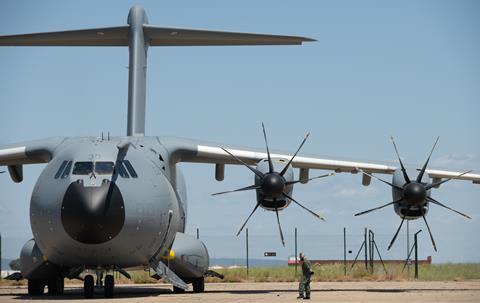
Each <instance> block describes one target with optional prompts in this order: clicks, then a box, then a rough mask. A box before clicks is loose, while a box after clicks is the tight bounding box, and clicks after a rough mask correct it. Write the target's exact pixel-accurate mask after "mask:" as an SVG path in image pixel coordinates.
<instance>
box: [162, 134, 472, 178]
mask: <svg viewBox="0 0 480 303" xmlns="http://www.w3.org/2000/svg"><path fill="white" fill-rule="evenodd" d="M161 142H162V143H163V144H164V145H165V146H166V147H167V149H168V150H169V151H170V153H171V154H170V156H171V158H172V160H173V161H174V162H193V163H212V164H220V165H225V164H235V165H238V164H239V163H238V161H236V160H235V159H234V158H233V157H232V156H230V155H229V154H227V153H226V152H225V151H224V150H223V149H222V148H225V149H227V150H228V151H229V152H230V153H231V154H233V155H234V156H236V157H238V158H239V159H240V160H242V161H244V162H245V163H246V164H248V165H254V164H256V163H257V162H258V161H260V160H262V159H267V153H266V152H265V151H262V150H260V149H254V148H245V147H237V146H231V145H225V144H215V143H208V142H203V141H196V140H190V139H180V138H167V139H165V138H162V139H161ZM271 156H272V158H281V159H286V160H287V161H288V160H290V158H291V157H292V156H293V153H275V152H272V153H271ZM292 166H293V167H294V168H299V169H303V170H307V171H308V170H309V169H321V170H331V171H335V172H337V173H340V172H347V173H353V174H355V173H358V170H357V169H361V170H363V171H365V172H368V173H379V174H393V173H394V172H395V170H397V169H399V167H397V166H392V165H385V164H378V163H372V162H358V161H345V160H337V159H332V158H323V157H311V156H302V155H298V156H296V157H295V159H294V160H293V162H292ZM426 172H427V174H428V175H429V176H430V178H432V179H444V178H452V177H456V176H458V175H460V174H461V173H463V172H462V171H447V170H436V169H427V170H426ZM363 176H364V178H366V177H367V176H365V175H363ZM456 179H459V180H467V181H472V182H473V183H476V184H480V174H474V173H468V174H465V175H462V176H460V177H458V178H456ZM369 181H370V180H369V179H368V180H365V179H364V185H368V184H369Z"/></svg>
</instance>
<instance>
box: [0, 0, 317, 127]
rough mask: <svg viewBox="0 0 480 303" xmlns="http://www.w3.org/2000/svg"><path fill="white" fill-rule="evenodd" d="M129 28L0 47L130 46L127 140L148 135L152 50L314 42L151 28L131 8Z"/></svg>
mask: <svg viewBox="0 0 480 303" xmlns="http://www.w3.org/2000/svg"><path fill="white" fill-rule="evenodd" d="M127 23H128V26H118V27H106V28H93V29H81V30H70V31H61V32H45V33H35V34H24V35H12V36H0V46H128V50H129V72H128V122H127V135H128V136H143V135H144V134H145V99H146V74H147V52H148V47H150V46H208V45H211V46H213V45H298V44H302V43H303V42H308V41H315V40H314V39H310V38H305V37H297V36H279V35H262V34H250V33H234V32H220V31H206V30H193V29H181V28H166V27H156V26H151V25H148V18H147V14H146V13H145V10H144V9H143V7H141V6H133V7H131V8H130V11H129V13H128V19H127Z"/></svg>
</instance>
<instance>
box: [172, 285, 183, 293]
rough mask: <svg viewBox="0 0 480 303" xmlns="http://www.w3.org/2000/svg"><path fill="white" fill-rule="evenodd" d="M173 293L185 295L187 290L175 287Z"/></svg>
mask: <svg viewBox="0 0 480 303" xmlns="http://www.w3.org/2000/svg"><path fill="white" fill-rule="evenodd" d="M173 293H174V294H184V293H185V289H182V288H180V287H176V286H174V287H173Z"/></svg>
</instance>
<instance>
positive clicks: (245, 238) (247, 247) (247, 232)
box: [245, 228, 248, 277]
mask: <svg viewBox="0 0 480 303" xmlns="http://www.w3.org/2000/svg"><path fill="white" fill-rule="evenodd" d="M246 235H247V236H246V238H245V239H246V248H247V277H248V228H247V229H246Z"/></svg>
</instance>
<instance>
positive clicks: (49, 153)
mask: <svg viewBox="0 0 480 303" xmlns="http://www.w3.org/2000/svg"><path fill="white" fill-rule="evenodd" d="M64 140H65V138H63V137H53V138H48V139H44V140H35V141H28V142H21V143H16V144H11V145H7V146H2V147H0V167H1V166H8V172H9V173H10V177H11V178H12V180H13V181H14V182H17V183H18V182H22V180H23V169H22V165H23V164H36V163H47V162H49V161H50V160H51V159H52V158H53V155H54V153H55V149H56V148H57V146H58V145H60V144H61V143H62V142H63V141H64Z"/></svg>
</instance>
